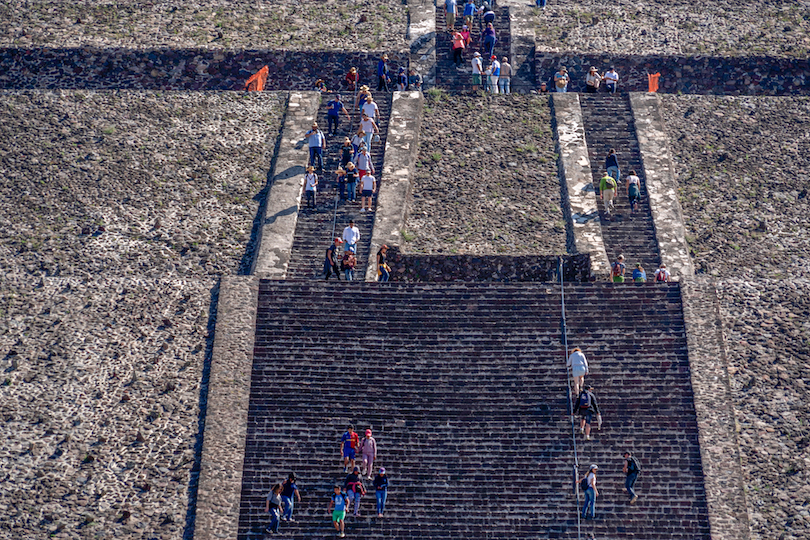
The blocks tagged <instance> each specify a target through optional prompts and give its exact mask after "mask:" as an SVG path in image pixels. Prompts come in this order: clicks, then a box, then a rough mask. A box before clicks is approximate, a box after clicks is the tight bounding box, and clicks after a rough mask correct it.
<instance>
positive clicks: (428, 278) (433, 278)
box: [388, 246, 591, 283]
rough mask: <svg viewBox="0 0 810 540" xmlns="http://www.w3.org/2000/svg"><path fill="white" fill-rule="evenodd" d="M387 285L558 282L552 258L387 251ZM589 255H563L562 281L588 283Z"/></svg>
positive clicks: (392, 249) (555, 266)
mask: <svg viewBox="0 0 810 540" xmlns="http://www.w3.org/2000/svg"><path fill="white" fill-rule="evenodd" d="M388 254H389V265H390V266H391V269H392V272H391V281H409V282H423V283H424V282H432V283H435V282H439V283H441V282H449V281H462V282H470V281H493V282H501V283H508V282H515V281H517V282H523V281H541V282H550V281H559V279H560V277H559V276H560V267H559V263H560V260H559V257H557V256H553V255H540V256H532V255H519V256H511V255H483V256H480V255H449V256H448V255H409V254H405V253H402V252H400V251H399V249H398V248H397V247H395V246H394V247H392V248H391V249H389V250H388ZM590 259H591V257H590V255H587V254H584V255H563V256H562V264H563V267H562V275H563V279H564V280H565V281H579V282H587V281H590V277H591V264H590V263H591V260H590Z"/></svg>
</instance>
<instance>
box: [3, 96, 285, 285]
mask: <svg viewBox="0 0 810 540" xmlns="http://www.w3.org/2000/svg"><path fill="white" fill-rule="evenodd" d="M285 99H286V94H276V93H261V94H255V93H251V94H248V95H243V94H208V93H186V94H173V93H168V94H161V93H152V92H134V93H132V92H45V93H34V92H8V93H2V94H0V107H2V110H3V122H2V124H0V138H2V140H5V141H13V143H12V144H6V145H3V147H2V149H0V174H2V176H3V178H4V181H3V182H2V184H1V185H0V193H1V195H0V200H3V201H4V203H3V204H4V207H3V209H2V211H0V227H1V228H2V232H0V269H1V270H2V272H3V273H11V274H16V273H29V274H34V275H46V276H83V277H89V276H92V275H97V274H106V275H115V276H126V275H138V276H143V277H157V276H161V277H164V278H168V277H177V276H194V275H216V274H227V273H236V272H237V271H239V269H240V268H246V267H249V264H247V259H249V257H250V256H251V255H252V253H251V250H252V245H251V243H250V239H251V229H252V227H253V221H254V219H255V216H256V213H257V210H258V207H259V201H258V200H257V195H259V193H260V192H261V191H262V189H263V187H264V185H265V183H266V181H267V171H268V170H269V168H270V161H271V160H272V157H273V152H274V148H275V143H276V139H277V137H278V133H279V127H280V120H281V115H282V113H283V109H284V103H285ZM246 249H247V252H246Z"/></svg>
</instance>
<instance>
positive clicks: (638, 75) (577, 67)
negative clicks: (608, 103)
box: [535, 52, 810, 96]
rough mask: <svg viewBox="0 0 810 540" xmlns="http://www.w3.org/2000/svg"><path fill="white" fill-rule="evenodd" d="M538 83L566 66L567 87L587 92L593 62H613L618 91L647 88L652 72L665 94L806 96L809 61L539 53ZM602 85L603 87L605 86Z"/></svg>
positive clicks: (599, 64) (549, 79) (600, 66)
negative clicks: (617, 80)
mask: <svg viewBox="0 0 810 540" xmlns="http://www.w3.org/2000/svg"><path fill="white" fill-rule="evenodd" d="M535 62H536V65H535V71H536V74H537V84H538V85H539V84H540V83H541V82H545V83H546V84H547V85H548V87H549V88H550V89H553V88H554V86H553V85H554V73H555V72H556V71H557V70H558V69H559V68H560V66H565V67H566V68H567V69H568V75H569V76H570V77H571V83H570V84H569V85H568V91H569V92H584V91H585V76H586V75H587V73H588V70H589V69H590V67H591V66H593V67H596V68H597V69H598V70H599V72H600V73H604V72H605V71H607V70H608V69H610V67H611V66H614V67H615V68H616V72H617V73H618V74H619V87H618V88H619V90H620V91H624V92H647V91H648V89H649V79H648V76H647V75H648V74H653V73H660V77H659V79H658V92H659V93H666V94H674V93H678V94H681V93H683V94H720V95H774V96H782V95H791V94H799V95H807V94H809V93H810V85H809V84H808V81H810V62H808V61H807V60H805V59H792V58H757V57H742V58H734V57H732V58H728V57H713V56H699V57H690V56H664V55H655V56H652V55H651V56H634V55H627V54H622V55H617V54H608V53H603V54H579V53H574V52H565V53H538V54H537V55H536V56H535ZM603 88H604V87H603Z"/></svg>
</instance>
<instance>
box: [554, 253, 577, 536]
mask: <svg viewBox="0 0 810 540" xmlns="http://www.w3.org/2000/svg"><path fill="white" fill-rule="evenodd" d="M557 275H558V276H559V279H560V314H561V333H562V341H563V366H564V368H565V380H566V382H567V383H568V392H567V393H568V411H569V413H570V415H571V440H572V442H573V448H574V464H573V466H572V471H571V472H572V476H573V481H574V493H575V494H576V497H577V506H576V513H577V539H578V540H579V539H581V538H582V518H581V515H580V511H579V509H580V499H579V486H578V484H577V479H578V478H577V476H578V471H579V453H578V450H577V427H576V420H575V418H574V397H573V395H572V390H573V388H572V382H573V381H572V380H571V377H570V376H569V373H568V325H567V323H566V318H565V284H564V283H565V280H564V278H563V260H562V257H558V258H557Z"/></svg>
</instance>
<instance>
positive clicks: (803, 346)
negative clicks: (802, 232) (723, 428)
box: [717, 279, 810, 540]
mask: <svg viewBox="0 0 810 540" xmlns="http://www.w3.org/2000/svg"><path fill="white" fill-rule="evenodd" d="M717 287H718V291H719V295H720V305H721V313H722V317H723V323H724V324H723V326H724V333H725V336H726V349H727V352H728V356H729V372H730V375H731V388H732V395H733V396H734V407H735V409H736V414H737V421H738V425H739V437H740V450H741V455H742V462H743V475H744V481H745V486H746V497H747V501H748V510H749V517H750V524H751V532H752V538H754V539H757V540H758V539H762V540H769V539H773V538H784V539H785V540H788V539H791V540H792V539H799V538H802V539H804V538H810V511H808V505H810V434H808V431H807V417H808V414H810V405H809V404H810V387H808V384H807V367H808V365H810V323H808V320H810V281H808V280H806V279H801V280H793V279H784V280H759V281H737V280H733V279H723V280H720V281H719V282H718V284H717ZM718 361H720V359H718Z"/></svg>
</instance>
